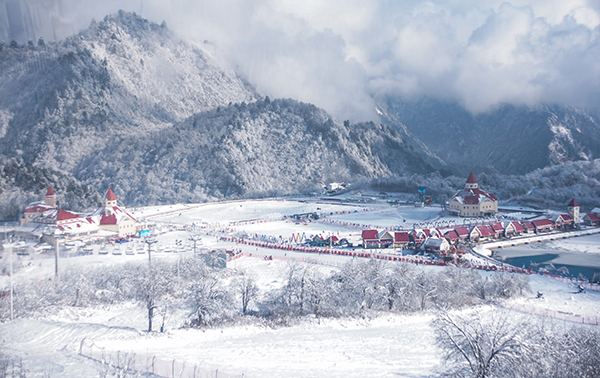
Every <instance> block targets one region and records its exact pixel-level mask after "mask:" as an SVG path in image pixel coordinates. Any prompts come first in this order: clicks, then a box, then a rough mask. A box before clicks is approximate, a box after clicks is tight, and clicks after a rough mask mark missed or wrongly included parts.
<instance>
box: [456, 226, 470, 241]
mask: <svg viewBox="0 0 600 378" xmlns="http://www.w3.org/2000/svg"><path fill="white" fill-rule="evenodd" d="M454 231H456V234H457V235H458V237H459V238H461V239H466V238H468V237H469V229H468V228H466V227H459V228H457V229H456V230H454Z"/></svg>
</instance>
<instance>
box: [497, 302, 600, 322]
mask: <svg viewBox="0 0 600 378" xmlns="http://www.w3.org/2000/svg"><path fill="white" fill-rule="evenodd" d="M501 306H502V307H504V308H507V309H510V310H514V311H519V312H523V313H527V314H532V315H538V316H543V317H546V318H552V319H557V320H563V321H566V322H571V323H578V324H587V325H600V317H598V316H591V315H590V316H585V315H577V314H573V313H569V312H564V311H558V310H550V309H543V308H539V307H535V306H530V305H526V304H514V303H513V304H507V303H504V304H501Z"/></svg>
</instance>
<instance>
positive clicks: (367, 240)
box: [362, 230, 379, 248]
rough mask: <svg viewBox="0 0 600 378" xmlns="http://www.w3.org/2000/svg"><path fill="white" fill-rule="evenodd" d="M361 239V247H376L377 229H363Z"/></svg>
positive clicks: (377, 243) (377, 241)
mask: <svg viewBox="0 0 600 378" xmlns="http://www.w3.org/2000/svg"><path fill="white" fill-rule="evenodd" d="M362 241H363V248H378V247H379V238H378V237H377V230H363V231H362Z"/></svg>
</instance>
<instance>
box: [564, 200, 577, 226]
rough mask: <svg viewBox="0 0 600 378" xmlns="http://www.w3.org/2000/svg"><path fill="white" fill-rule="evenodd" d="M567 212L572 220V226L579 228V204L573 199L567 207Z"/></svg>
mask: <svg viewBox="0 0 600 378" xmlns="http://www.w3.org/2000/svg"><path fill="white" fill-rule="evenodd" d="M567 212H568V213H569V215H570V216H571V218H573V225H574V226H575V227H579V204H578V203H577V200H575V198H573V199H572V200H571V202H569V204H568V205H567Z"/></svg>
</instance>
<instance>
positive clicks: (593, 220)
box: [583, 213, 600, 226]
mask: <svg viewBox="0 0 600 378" xmlns="http://www.w3.org/2000/svg"><path fill="white" fill-rule="evenodd" d="M583 223H584V224H586V225H588V226H600V218H599V217H598V214H596V213H588V214H586V215H585V216H584V217H583Z"/></svg>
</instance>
